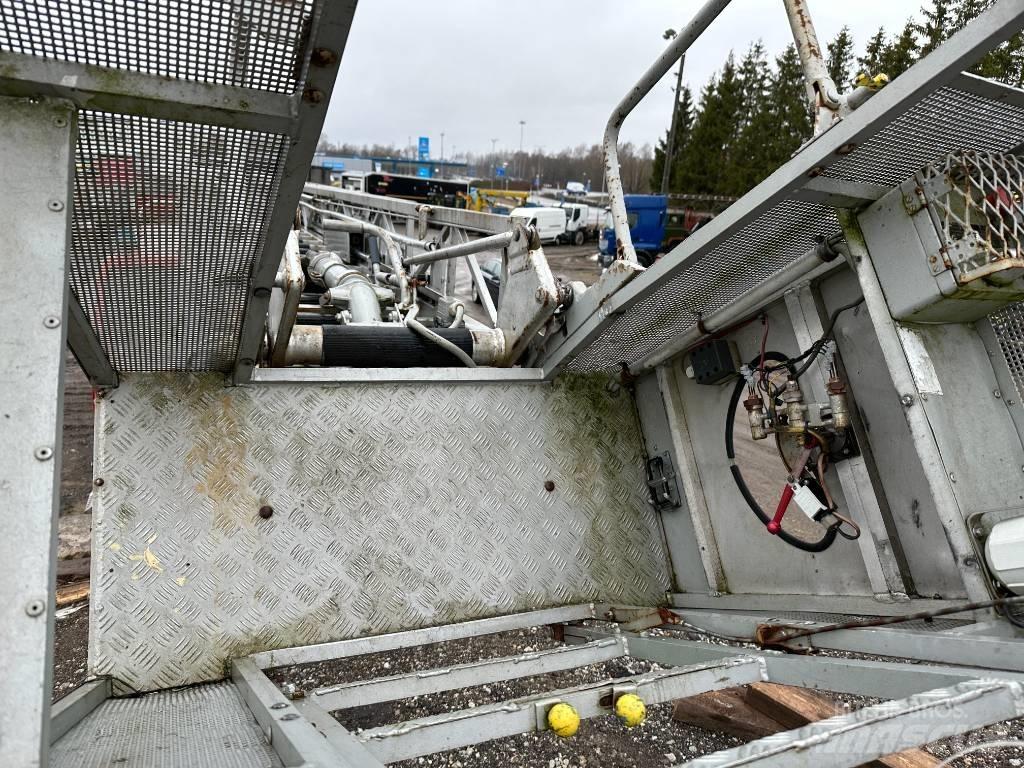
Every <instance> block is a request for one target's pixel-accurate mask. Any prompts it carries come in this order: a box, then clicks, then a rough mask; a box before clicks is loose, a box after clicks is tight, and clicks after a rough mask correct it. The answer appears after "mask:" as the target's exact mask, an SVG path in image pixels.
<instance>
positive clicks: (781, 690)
mask: <svg viewBox="0 0 1024 768" xmlns="http://www.w3.org/2000/svg"><path fill="white" fill-rule="evenodd" d="M746 699H747V702H748V703H749V704H750V706H752V707H753V708H754V709H756V710H758V711H759V712H761V713H762V714H764V715H767V716H768V717H770V718H772V719H774V720H776V721H777V722H778V723H779V724H780V725H781V728H780V730H785V731H790V730H793V729H794V728H801V727H803V726H805V725H807V724H808V723H813V722H816V721H818V720H826V719H828V718H830V717H832V716H834V715H837V714H839V713H840V712H842V711H843V710H842V709H841V708H840V707H838V706H836V703H835V702H834V701H833V700H832V699H830V698H829V697H827V696H825V695H823V694H821V693H818V692H817V691H812V690H810V689H808V688H797V687H795V686H792V685H778V684H776V683H754V684H753V685H751V686H748V687H747V691H746ZM938 764H939V760H938V758H936V757H933V756H932V755H930V754H928V753H927V752H925V751H924V750H923V749H916V748H915V749H908V750H906V751H904V752H900V753H898V754H895V755H888V756H886V757H881V758H879V759H878V760H875V761H873V762H871V763H868V765H871V766H878V767H879V768H933V767H934V766H937V765H938Z"/></svg>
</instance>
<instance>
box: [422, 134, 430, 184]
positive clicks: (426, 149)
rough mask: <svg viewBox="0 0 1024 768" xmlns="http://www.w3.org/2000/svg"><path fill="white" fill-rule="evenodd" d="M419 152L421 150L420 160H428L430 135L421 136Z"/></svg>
mask: <svg viewBox="0 0 1024 768" xmlns="http://www.w3.org/2000/svg"><path fill="white" fill-rule="evenodd" d="M419 152H420V157H419V159H420V160H426V159H427V158H428V157H430V137H429V136H420V147H419ZM420 175H421V176H422V175H423V174H420Z"/></svg>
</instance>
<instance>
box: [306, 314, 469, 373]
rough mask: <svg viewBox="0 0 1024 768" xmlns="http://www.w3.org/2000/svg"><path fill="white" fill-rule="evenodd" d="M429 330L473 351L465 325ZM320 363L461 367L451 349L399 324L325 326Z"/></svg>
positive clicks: (329, 364) (363, 365)
mask: <svg viewBox="0 0 1024 768" xmlns="http://www.w3.org/2000/svg"><path fill="white" fill-rule="evenodd" d="M432 330H433V331H434V333H436V334H438V335H439V336H441V337H443V338H445V339H447V340H448V341H450V342H452V343H453V344H455V345H456V346H457V347H459V349H461V350H463V351H464V352H466V353H467V354H469V355H472V354H473V335H472V334H471V333H470V331H469V329H468V328H434V329H432ZM323 364H324V365H328V366H334V365H336V366H346V367H353V368H431V367H433V368H439V367H446V366H447V367H459V368H462V367H464V365H463V363H462V361H461V360H459V359H458V358H457V357H455V355H453V354H452V353H451V352H449V351H447V350H446V349H444V348H443V347H440V346H438V345H437V344H434V343H431V342H429V341H427V340H426V339H424V338H423V337H422V336H419V335H418V334H416V333H414V332H413V330H412V329H411V328H406V327H405V326H403V325H393V326H388V325H325V326H324V346H323Z"/></svg>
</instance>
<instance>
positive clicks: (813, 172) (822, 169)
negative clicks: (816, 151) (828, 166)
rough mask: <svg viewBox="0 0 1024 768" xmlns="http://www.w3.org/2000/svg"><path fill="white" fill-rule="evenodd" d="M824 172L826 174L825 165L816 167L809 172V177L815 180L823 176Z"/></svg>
mask: <svg viewBox="0 0 1024 768" xmlns="http://www.w3.org/2000/svg"><path fill="white" fill-rule="evenodd" d="M824 172H825V166H823V165H816V166H814V167H813V168H811V170H809V171H808V172H807V177H808V178H811V179H813V178H816V177H818V176H821V174H823V173H824Z"/></svg>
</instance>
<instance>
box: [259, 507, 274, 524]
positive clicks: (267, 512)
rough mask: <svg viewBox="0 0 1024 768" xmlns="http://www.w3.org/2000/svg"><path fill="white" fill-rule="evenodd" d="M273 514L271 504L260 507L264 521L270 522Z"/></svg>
mask: <svg viewBox="0 0 1024 768" xmlns="http://www.w3.org/2000/svg"><path fill="white" fill-rule="evenodd" d="M273 514H274V508H273V507H272V506H270V505H269V504H264V505H263V506H262V507H260V517H262V518H263V519H264V520H269V519H270V518H271V516H272V515H273Z"/></svg>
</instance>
